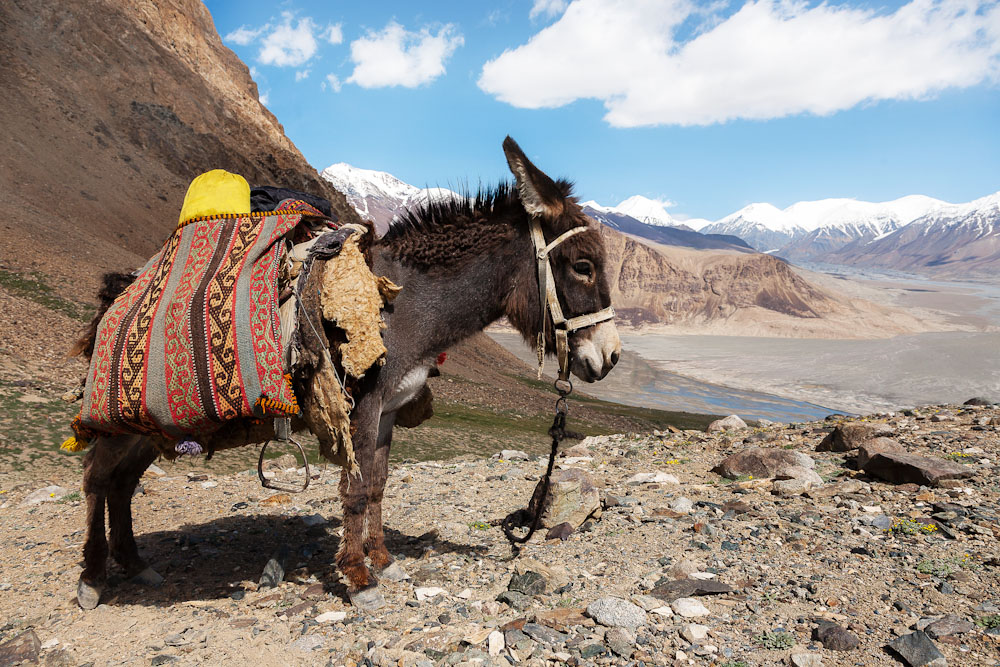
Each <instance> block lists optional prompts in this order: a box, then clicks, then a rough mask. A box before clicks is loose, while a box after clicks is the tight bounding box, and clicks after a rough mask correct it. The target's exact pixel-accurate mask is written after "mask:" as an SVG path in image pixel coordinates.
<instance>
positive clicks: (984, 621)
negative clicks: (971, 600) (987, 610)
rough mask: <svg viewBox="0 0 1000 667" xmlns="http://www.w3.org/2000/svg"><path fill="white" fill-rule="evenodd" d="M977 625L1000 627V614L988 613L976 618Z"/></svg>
mask: <svg viewBox="0 0 1000 667" xmlns="http://www.w3.org/2000/svg"><path fill="white" fill-rule="evenodd" d="M976 625H978V626H979V627H981V628H987V629H989V628H1000V614H987V615H986V616H980V617H979V618H977V619H976Z"/></svg>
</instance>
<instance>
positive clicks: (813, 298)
mask: <svg viewBox="0 0 1000 667" xmlns="http://www.w3.org/2000/svg"><path fill="white" fill-rule="evenodd" d="M602 233H603V235H604V241H605V247H606V248H607V250H608V268H607V271H608V277H609V280H610V281H611V286H612V302H613V303H614V304H615V311H616V312H617V313H618V317H619V320H620V321H622V322H625V323H628V324H631V325H633V326H643V325H666V326H668V327H670V329H671V330H673V331H675V332H677V333H691V332H701V333H713V334H725V335H748V336H756V335H766V336H789V337H795V336H805V337H819V338H855V337H869V336H875V337H882V336H891V335H895V334H898V333H904V332H913V331H921V330H926V326H927V325H925V324H924V323H923V322H921V321H920V320H918V319H917V318H915V317H913V316H912V315H910V314H907V313H904V312H902V311H899V310H897V309H894V308H889V307H885V306H879V305H876V304H874V303H871V302H869V301H865V300H862V299H854V298H849V297H847V296H845V295H842V294H837V293H834V292H829V291H826V290H824V289H821V288H819V287H817V286H815V285H814V284H812V283H811V282H809V281H808V280H806V279H805V278H803V277H802V276H801V275H799V273H798V272H797V271H796V270H795V269H794V268H793V267H792V266H790V265H789V264H788V263H786V262H784V261H782V260H781V259H778V258H776V257H772V256H771V255H765V254H748V253H743V252H725V251H703V250H692V249H688V248H679V247H674V246H664V245H660V244H654V243H649V242H645V241H642V240H639V239H636V238H633V237H630V236H626V235H624V234H621V233H619V232H616V231H614V230H612V229H609V228H607V227H602Z"/></svg>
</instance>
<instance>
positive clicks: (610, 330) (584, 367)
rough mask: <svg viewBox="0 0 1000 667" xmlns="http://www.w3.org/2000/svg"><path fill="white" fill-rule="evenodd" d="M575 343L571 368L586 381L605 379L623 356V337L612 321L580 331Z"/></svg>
mask: <svg viewBox="0 0 1000 667" xmlns="http://www.w3.org/2000/svg"><path fill="white" fill-rule="evenodd" d="M573 343H574V345H573V360H572V365H571V370H572V371H573V375H575V376H577V377H578V378H580V379H581V380H583V381H584V382H596V381H598V380H602V379H604V377H605V376H607V374H608V373H610V372H611V369H612V368H614V367H615V364H617V363H618V359H619V357H620V356H621V351H622V343H621V339H620V338H619V337H618V329H617V328H616V327H615V325H614V322H612V321H607V322H601V323H600V324H597V325H595V326H593V327H588V328H587V329H583V330H581V331H579V332H578V333H577V334H576V335H575V336H574V337H573Z"/></svg>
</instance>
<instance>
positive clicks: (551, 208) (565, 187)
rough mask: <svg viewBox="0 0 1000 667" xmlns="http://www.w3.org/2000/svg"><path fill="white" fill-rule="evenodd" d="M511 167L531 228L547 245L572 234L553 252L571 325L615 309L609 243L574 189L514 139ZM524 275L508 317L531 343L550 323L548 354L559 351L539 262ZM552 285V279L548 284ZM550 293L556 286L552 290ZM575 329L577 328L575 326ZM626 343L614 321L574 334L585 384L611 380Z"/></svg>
mask: <svg viewBox="0 0 1000 667" xmlns="http://www.w3.org/2000/svg"><path fill="white" fill-rule="evenodd" d="M503 150H504V153H505V154H506V156H507V164H508V165H510V170H511V172H513V174H514V178H515V179H516V181H517V191H518V195H519V197H520V199H521V204H522V205H523V206H524V211H525V214H526V216H527V219H528V224H529V225H530V224H532V223H538V225H539V226H540V228H541V231H542V235H543V236H544V244H545V245H549V244H551V243H553V241H557V240H558V239H559V238H560V236H562V235H563V234H566V233H567V232H571V230H576V229H578V228H581V229H582V231H579V232H577V233H572V235H570V236H568V237H567V238H565V240H563V241H559V242H557V244H556V245H555V246H554V247H553V248H552V249H551V250H550V251H549V252H548V258H549V261H550V265H551V270H552V282H553V283H554V289H555V294H556V296H557V297H558V305H559V309H561V311H562V315H563V316H564V317H565V319H566V320H569V321H570V322H571V323H572V321H573V320H574V318H580V317H583V316H586V315H590V314H594V313H599V312H600V311H603V310H605V309H607V308H610V306H611V290H610V289H609V288H608V280H607V277H606V276H605V273H604V270H605V254H604V243H603V242H602V240H601V234H600V232H599V231H598V228H597V223H595V222H594V221H593V220H591V219H590V218H589V217H587V215H585V214H584V212H583V209H582V208H580V205H579V204H578V203H577V201H576V199H575V198H574V197H572V193H571V186H570V184H569V183H567V182H565V181H559V182H558V183H557V182H555V181H553V180H552V179H551V178H549V177H548V176H546V175H545V174H544V173H543V172H542V171H541V170H540V169H538V168H537V167H536V166H535V165H533V164H532V163H531V161H530V160H529V159H528V158H527V157H526V156H525V155H524V152H523V151H522V150H521V148H520V147H519V146H518V145H517V143H515V142H514V140H513V139H511V138H510V137H507V139H506V140H504V142H503ZM525 267H526V268H525V269H524V271H523V272H522V273H521V275H519V279H518V280H517V284H516V286H515V288H514V293H512V294H511V298H510V299H509V301H508V307H507V316H508V319H510V321H511V323H512V324H513V325H514V326H515V327H516V328H517V329H518V330H519V331H520V333H521V334H522V335H523V336H524V337H525V338H526V339H527V340H529V341H530V342H534V339H535V336H536V335H537V333H538V332H539V331H540V330H541V326H542V322H543V321H544V320H542V317H544V318H545V319H546V320H547V324H546V326H545V331H546V349H548V350H549V351H554V350H555V349H556V347H555V346H556V339H555V334H554V326H553V315H552V310H551V309H548V308H547V309H546V310H545V314H544V315H542V310H541V307H542V303H544V299H543V297H542V296H541V294H540V288H539V282H540V281H539V278H538V274H539V271H538V263H537V257H536V256H532V257H530V258H527V261H526V262H525ZM546 282H547V280H546ZM548 287H549V289H550V290H551V289H552V288H553V285H548ZM571 328H572V327H571ZM620 354H621V341H620V339H619V338H618V331H617V329H616V328H615V325H614V322H613V320H611V319H604V320H603V321H600V322H598V323H596V324H590V325H589V326H584V327H582V328H579V329H576V330H574V331H570V333H569V362H570V370H571V371H572V373H573V375H576V376H577V377H578V378H580V379H581V380H584V381H586V382H594V381H595V380H600V379H601V378H603V377H604V376H605V375H607V374H608V373H609V372H610V371H611V369H612V368H613V367H614V365H615V364H616V363H617V362H618V356H619V355H620Z"/></svg>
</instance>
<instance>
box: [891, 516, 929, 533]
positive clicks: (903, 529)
mask: <svg viewBox="0 0 1000 667" xmlns="http://www.w3.org/2000/svg"><path fill="white" fill-rule="evenodd" d="M937 529H938V527H937V526H936V525H934V524H933V523H920V522H919V521H917V520H915V519H903V518H898V519H893V521H892V525H891V526H889V528H888V531H889V532H890V533H893V534H894V535H919V534H921V533H924V534H930V533H933V532H935V531H937Z"/></svg>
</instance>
